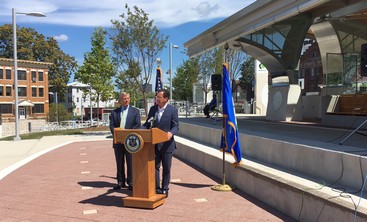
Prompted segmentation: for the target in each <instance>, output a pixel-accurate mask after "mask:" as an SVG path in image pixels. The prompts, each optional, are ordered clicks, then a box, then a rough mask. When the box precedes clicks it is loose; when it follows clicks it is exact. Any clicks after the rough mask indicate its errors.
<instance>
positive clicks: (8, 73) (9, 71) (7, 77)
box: [5, 69, 11, 79]
mask: <svg viewBox="0 0 367 222" xmlns="http://www.w3.org/2000/svg"><path fill="white" fill-rule="evenodd" d="M5 75H6V79H11V70H10V69H7V70H6V71H5Z"/></svg>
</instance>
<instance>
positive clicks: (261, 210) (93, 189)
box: [0, 135, 293, 222]
mask: <svg viewBox="0 0 367 222" xmlns="http://www.w3.org/2000/svg"><path fill="white" fill-rule="evenodd" d="M111 142H112V141H111V139H109V138H107V139H106V135H101V136H59V137H46V138H43V139H41V140H32V141H25V140H24V141H20V142H12V141H11V142H2V141H0V154H1V155H0V162H1V163H2V165H1V168H0V169H1V171H0V176H1V175H2V177H0V221H37V222H38V221H113V222H115V221H167V222H168V221H293V220H292V219H290V218H289V217H287V216H285V215H283V214H281V213H279V212H278V211H276V210H274V209H272V208H270V207H268V206H267V205H264V204H263V203H261V202H259V201H258V200H255V199H253V198H252V197H250V196H248V195H246V194H244V193H242V192H241V191H239V190H235V191H233V192H219V191H213V190H211V186H213V185H215V184H218V183H220V180H219V179H218V178H213V177H211V175H208V174H206V173H205V172H202V171H201V170H199V169H197V168H195V167H193V166H190V165H188V164H187V163H185V162H184V161H182V160H179V159H176V158H174V160H173V167H172V171H173V172H172V177H173V178H171V179H172V180H171V185H170V194H169V197H168V198H167V199H166V200H165V203H164V204H163V205H162V206H160V207H158V208H156V209H154V210H144V209H135V208H125V207H123V204H122V198H123V197H126V196H128V195H131V191H129V190H127V189H122V190H119V191H114V190H112V187H113V186H114V183H115V179H114V177H115V161H114V155H113V150H112V148H111ZM60 144H61V146H59V145H60ZM38 154H43V155H41V156H39V157H38V158H35V159H33V158H34V157H36V156H38ZM3 161H6V164H5V162H3ZM21 165H22V166H21ZM18 167H20V168H18ZM1 178H2V179H1Z"/></svg>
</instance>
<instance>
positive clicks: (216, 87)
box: [212, 74, 222, 91]
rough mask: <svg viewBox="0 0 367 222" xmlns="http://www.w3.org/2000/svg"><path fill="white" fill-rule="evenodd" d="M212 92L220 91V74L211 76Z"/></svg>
mask: <svg viewBox="0 0 367 222" xmlns="http://www.w3.org/2000/svg"><path fill="white" fill-rule="evenodd" d="M212 90H213V91H221V90H222V75H221V74H214V75H212Z"/></svg>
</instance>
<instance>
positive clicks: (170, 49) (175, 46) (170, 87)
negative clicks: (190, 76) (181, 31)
mask: <svg viewBox="0 0 367 222" xmlns="http://www.w3.org/2000/svg"><path fill="white" fill-rule="evenodd" d="M172 48H175V49H178V45H173V44H172V42H170V43H169V94H170V97H171V101H173V95H172Z"/></svg>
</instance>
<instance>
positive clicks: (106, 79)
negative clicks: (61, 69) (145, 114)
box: [75, 27, 116, 104]
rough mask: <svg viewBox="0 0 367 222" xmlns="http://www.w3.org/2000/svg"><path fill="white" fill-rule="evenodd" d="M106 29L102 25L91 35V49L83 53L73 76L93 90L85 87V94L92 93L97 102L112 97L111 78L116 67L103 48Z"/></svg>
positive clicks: (106, 50)
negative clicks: (82, 60) (82, 59)
mask: <svg viewBox="0 0 367 222" xmlns="http://www.w3.org/2000/svg"><path fill="white" fill-rule="evenodd" d="M105 37H106V31H105V30H104V29H103V28H102V27H97V28H96V29H95V30H94V32H93V35H92V37H91V44H92V49H91V51H90V52H86V53H85V54H84V62H83V65H82V66H81V67H79V69H78V71H77V73H76V74H75V78H76V79H78V80H80V81H81V82H83V83H85V84H88V85H90V86H91V87H92V89H94V90H95V91H94V92H93V90H92V92H91V91H90V90H89V89H85V91H84V92H85V93H86V94H90V93H93V94H92V95H91V98H92V99H93V100H94V101H95V102H97V104H99V101H107V100H109V99H111V98H113V91H114V89H113V83H112V78H113V77H114V76H115V73H116V71H115V70H116V69H115V66H114V65H113V63H112V61H111V58H110V55H109V51H108V49H106V48H105V45H106V39H105Z"/></svg>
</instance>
